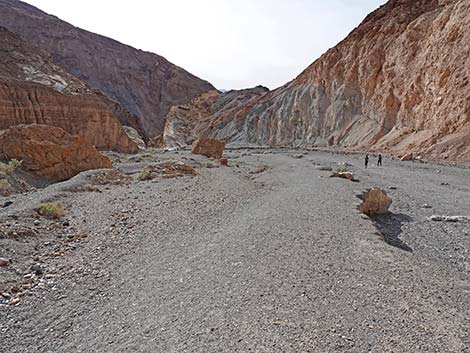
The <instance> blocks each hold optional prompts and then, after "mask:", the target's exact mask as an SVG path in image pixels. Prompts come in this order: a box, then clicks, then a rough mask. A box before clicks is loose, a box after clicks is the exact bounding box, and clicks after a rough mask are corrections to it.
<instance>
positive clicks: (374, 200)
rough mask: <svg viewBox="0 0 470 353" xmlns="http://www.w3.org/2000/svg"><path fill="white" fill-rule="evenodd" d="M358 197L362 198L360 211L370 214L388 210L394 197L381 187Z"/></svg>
mask: <svg viewBox="0 0 470 353" xmlns="http://www.w3.org/2000/svg"><path fill="white" fill-rule="evenodd" d="M358 197H359V198H360V199H361V200H362V204H361V205H360V206H359V211H361V212H362V213H364V214H366V215H368V216H374V215H381V214H385V213H387V212H388V209H389V208H390V205H391V204H392V199H391V198H390V197H389V196H388V195H387V193H386V192H385V191H383V190H381V189H378V188H373V189H371V190H369V191H367V192H365V193H363V194H361V195H358Z"/></svg>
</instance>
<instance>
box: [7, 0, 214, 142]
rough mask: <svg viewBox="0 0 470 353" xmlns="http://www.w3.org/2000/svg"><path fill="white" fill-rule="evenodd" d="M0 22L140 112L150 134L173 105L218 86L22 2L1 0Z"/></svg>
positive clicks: (158, 128) (93, 86)
mask: <svg viewBox="0 0 470 353" xmlns="http://www.w3.org/2000/svg"><path fill="white" fill-rule="evenodd" d="M0 26H4V27H6V28H8V29H9V30H11V31H12V32H14V33H17V34H18V35H20V36H21V37H22V38H24V39H25V40H27V41H29V42H31V43H34V44H35V45H38V46H39V47H40V48H41V49H43V50H46V51H47V52H48V53H50V54H51V55H52V57H53V58H54V62H55V64H57V65H60V66H61V67H63V68H64V69H65V70H67V71H68V72H70V73H72V74H73V75H75V76H76V77H78V78H80V79H81V80H83V81H84V82H86V84H87V85H88V86H89V87H90V88H91V89H92V90H99V91H101V92H103V93H104V94H105V95H107V96H108V97H111V98H112V99H114V100H116V101H118V102H119V103H120V104H121V105H122V106H123V107H124V108H125V109H126V110H127V111H129V112H130V113H131V114H133V115H135V116H137V117H138V119H139V123H140V125H141V126H142V128H143V129H144V131H145V133H146V134H147V135H148V136H149V137H154V136H157V135H159V134H161V133H162V130H163V126H164V120H163V118H164V117H165V115H166V114H167V113H168V112H169V110H170V108H171V107H172V106H173V105H177V104H185V103H188V102H190V101H191V99H193V98H195V97H197V96H199V95H200V94H202V93H203V92H206V91H209V90H211V89H214V87H213V86H212V85H211V84H210V83H208V82H206V81H204V80H201V79H199V78H197V77H196V76H194V75H192V74H190V73H189V72H187V71H185V70H183V69H182V68H180V67H178V66H176V65H173V64H172V63H170V62H169V61H167V60H166V59H165V58H163V57H161V56H159V55H156V54H152V53H149V52H145V51H142V50H137V49H135V48H132V47H130V46H127V45H124V44H121V43H119V42H117V41H115V40H112V39H110V38H106V37H103V36H100V35H97V34H94V33H91V32H88V31H85V30H82V29H80V28H77V27H74V26H72V25H70V24H69V23H66V22H64V21H61V20H60V19H58V18H57V17H55V16H51V15H48V14H46V13H45V12H43V11H40V10H39V9H37V8H35V7H33V6H31V5H29V4H26V3H24V2H21V1H17V0H0ZM131 126H132V127H134V128H136V130H138V131H139V129H138V128H137V127H136V126H133V125H131Z"/></svg>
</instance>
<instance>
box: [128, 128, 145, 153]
mask: <svg viewBox="0 0 470 353" xmlns="http://www.w3.org/2000/svg"><path fill="white" fill-rule="evenodd" d="M123 129H124V131H125V132H126V134H127V136H128V137H129V138H130V139H131V141H132V142H134V143H135V144H136V145H137V146H138V147H139V148H141V149H145V148H146V147H147V146H146V145H145V141H144V139H143V138H142V136H140V135H139V132H138V131H137V130H136V129H134V128H133V127H130V126H123Z"/></svg>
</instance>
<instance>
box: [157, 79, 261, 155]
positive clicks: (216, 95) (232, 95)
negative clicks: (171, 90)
mask: <svg viewBox="0 0 470 353" xmlns="http://www.w3.org/2000/svg"><path fill="white" fill-rule="evenodd" d="M268 92H269V90H268V89H267V88H265V87H261V86H259V87H255V88H251V89H245V90H239V91H229V92H223V93H221V92H218V91H215V90H212V91H209V92H206V93H203V94H202V95H200V96H199V97H197V98H195V99H194V100H193V101H192V102H191V103H189V104H185V105H179V106H174V107H173V108H171V110H170V112H169V113H168V115H167V116H166V119H165V120H166V124H165V128H164V131H163V135H162V139H161V140H160V142H161V143H163V144H164V145H165V146H169V147H181V146H186V145H190V144H191V143H192V142H193V141H194V140H196V139H197V138H199V137H202V136H210V137H215V138H217V139H221V140H226V141H230V140H231V139H233V138H234V136H235V135H236V134H237V133H238V132H239V131H240V129H241V128H242V127H243V123H244V118H245V116H246V113H247V112H248V111H249V110H250V109H251V108H252V107H253V105H254V104H255V103H256V102H257V101H258V100H259V99H260V98H261V97H262V96H263V95H265V94H266V93H268Z"/></svg>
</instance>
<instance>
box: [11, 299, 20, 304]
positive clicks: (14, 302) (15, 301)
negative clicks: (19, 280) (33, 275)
mask: <svg viewBox="0 0 470 353" xmlns="http://www.w3.org/2000/svg"><path fill="white" fill-rule="evenodd" d="M19 302H20V298H15V299H13V300H11V301H10V305H17V304H19Z"/></svg>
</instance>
